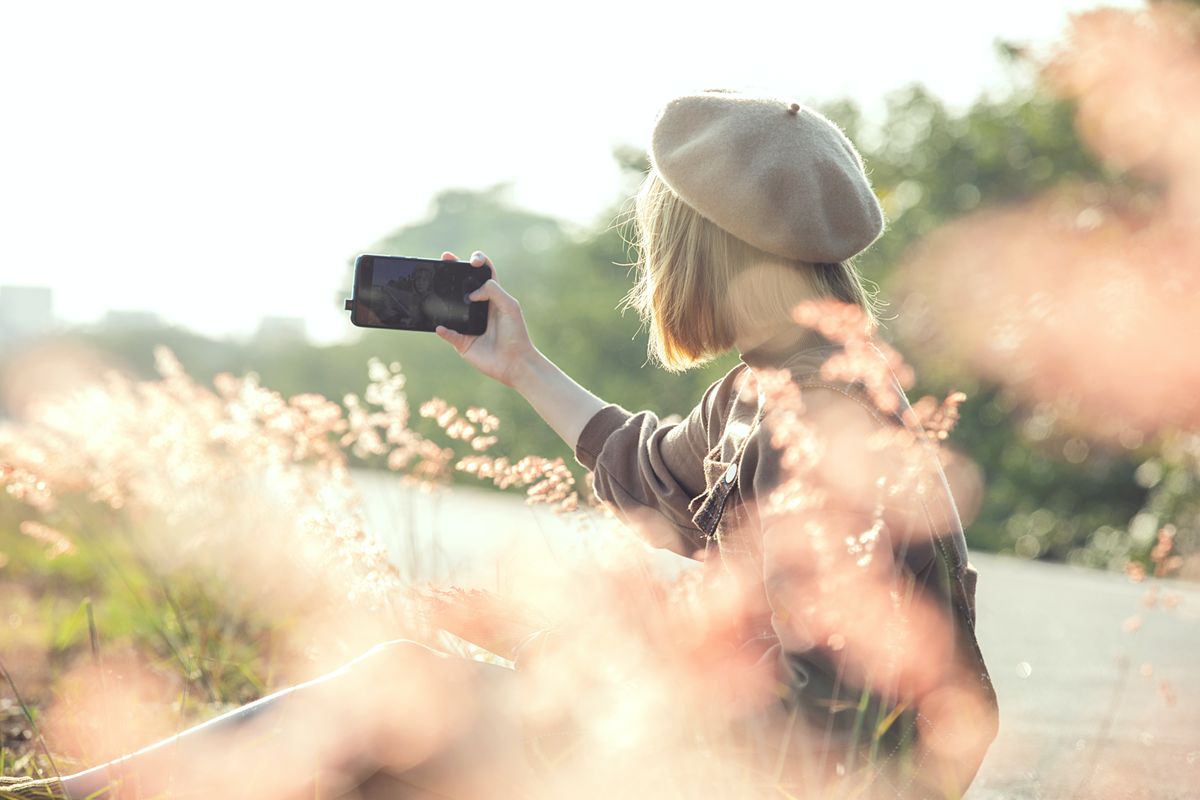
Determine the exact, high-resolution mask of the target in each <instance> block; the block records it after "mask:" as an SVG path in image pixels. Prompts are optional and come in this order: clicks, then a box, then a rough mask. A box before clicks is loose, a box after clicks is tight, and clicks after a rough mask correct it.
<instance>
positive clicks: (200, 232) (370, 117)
mask: <svg viewBox="0 0 1200 800" xmlns="http://www.w3.org/2000/svg"><path fill="white" fill-rule="evenodd" d="M1111 4H1112V5H1124V6H1133V7H1137V6H1140V5H1141V3H1140V2H1130V1H1129V0H1124V1H1122V0H1118V2H1115V3H1111ZM1096 5H1098V4H1097V3H1096V2H1094V0H1092V1H1091V2H1088V0H1007V2H1004V3H1000V2H990V3H969V2H963V0H913V2H907V3H896V2H891V1H890V0H884V1H880V2H861V1H860V0H840V1H839V2H834V3H830V2H824V1H823V2H790V3H781V2H779V1H778V0H736V2H727V3H724V4H720V5H718V4H706V3H698V2H676V3H665V2H664V3H655V2H647V0H611V2H605V3H602V4H594V5H589V6H584V5H581V4H575V3H563V2H562V0H552V1H551V2H523V1H522V0H512V1H511V2H489V3H478V4H475V3H470V2H462V1H461V0H460V2H448V3H440V2H434V1H433V0H428V1H426V2H401V1H400V0H396V1H395V2H353V1H349V2H339V3H323V4H315V3H308V2H288V3H267V2H248V1H247V0H239V1H238V2H225V1H224V0H206V1H205V2H203V3H200V2H197V3H191V4H185V3H176V2H170V3H168V2H161V0H153V1H152V2H141V3H133V2H124V0H108V1H107V2H102V3H97V2H91V1H90V0H85V1H83V2H74V3H64V2H55V1H54V0H38V2H32V3H5V4H3V6H2V8H0V75H3V78H2V79H0V109H2V112H0V113H2V114H3V122H2V123H0V284H19V285H45V286H50V287H52V288H53V289H54V292H55V312H56V314H57V315H58V316H59V317H60V318H61V319H64V320H67V321H69V322H86V321H90V320H95V319H97V318H99V317H100V316H101V315H102V314H103V313H104V312H105V311H106V310H109V309H125V310H128V309H139V310H141V309H148V310H153V311H156V312H158V313H159V314H160V315H161V316H162V317H164V318H165V319H167V320H169V321H172V322H176V323H181V324H184V325H187V326H189V327H191V328H194V329H196V330H199V331H201V332H204V333H208V334H215V335H228V334H232V335H241V334H248V333H250V332H252V331H253V330H254V328H255V327H256V326H257V323H258V320H259V319H260V317H262V316H263V315H264V314H278V315H289V316H300V317H304V318H305V319H306V320H307V322H308V326H309V331H310V334H311V335H313V336H314V337H315V338H317V339H319V340H334V339H340V338H344V337H346V336H348V335H350V334H351V332H352V328H351V326H350V324H349V322H348V320H347V319H346V315H345V314H344V313H341V312H340V311H339V305H340V304H339V303H337V301H336V295H335V293H336V292H337V290H338V289H339V285H340V283H341V281H342V279H343V277H344V275H345V264H346V260H347V259H348V258H349V257H351V256H353V255H354V254H355V253H356V252H359V251H361V250H362V249H363V248H366V247H368V246H369V245H370V244H372V243H373V242H375V241H377V240H378V239H379V238H381V237H382V236H383V235H385V234H387V233H388V232H389V231H391V230H392V229H394V228H396V227H398V226H400V225H402V224H404V223H406V222H410V221H413V220H416V219H419V218H421V217H422V216H424V214H425V213H426V210H427V208H428V204H429V201H430V200H431V199H432V197H433V196H434V195H435V194H436V193H437V192H438V191H439V190H440V189H443V188H446V187H468V188H483V187H486V186H490V185H492V184H494V183H496V182H498V181H502V180H512V181H514V182H515V192H514V194H515V198H516V200H517V201H518V202H519V203H521V204H522V205H524V206H526V207H529V208H532V209H535V210H538V211H543V212H546V213H550V214H552V215H555V216H558V217H561V218H563V219H567V220H571V221H575V222H579V223H585V224H587V223H590V222H592V221H594V220H595V219H596V218H597V215H598V214H599V213H600V211H601V210H602V209H603V208H605V207H606V206H607V205H608V204H609V203H611V202H613V201H614V200H616V199H618V195H617V192H618V191H619V184H618V173H617V169H616V166H615V164H614V162H613V160H612V156H611V151H612V147H613V145H614V144H616V143H620V142H623V143H629V144H634V145H638V146H642V147H645V146H646V145H647V143H648V140H649V133H650V125H651V123H652V121H653V118H654V114H655V112H656V110H657V109H658V107H659V106H660V105H661V104H662V102H663V101H665V100H666V99H667V98H669V97H671V96H672V95H674V94H678V93H681V92H684V91H689V90H694V89H698V88H706V87H709V86H722V85H724V86H741V87H746V88H755V89H763V90H768V91H775V92H778V93H780V94H784V95H790V96H793V97H795V98H796V99H798V100H801V101H802V102H817V101H821V100H825V99H832V98H836V97H839V96H850V97H852V98H854V99H857V100H858V101H859V102H860V103H862V104H863V105H864V106H865V107H866V108H867V109H868V112H870V111H872V110H878V109H879V108H880V107H881V101H882V98H883V96H884V95H885V94H887V92H889V91H891V90H892V89H895V88H897V87H899V86H902V85H905V84H907V83H909V82H911V81H921V82H923V83H925V84H926V85H927V86H928V87H929V88H930V89H931V90H932V91H934V92H935V93H936V94H938V95H940V96H941V97H943V98H944V99H945V100H946V101H947V102H949V103H951V104H952V105H954V106H955V107H963V106H965V105H967V104H968V103H969V102H970V101H971V100H972V99H974V98H975V97H976V96H977V95H978V94H979V93H980V92H981V91H983V90H985V89H987V88H989V87H1003V86H1005V85H1006V84H1007V79H1006V76H1005V72H1004V69H1003V68H1002V66H1001V65H1000V63H999V61H998V59H997V58H996V56H995V54H994V50H993V47H992V42H993V40H994V39H996V38H998V37H1000V38H1006V39H1015V40H1018V41H1023V42H1026V43H1030V44H1033V45H1035V46H1040V45H1044V44H1045V43H1047V42H1050V41H1052V40H1054V39H1055V38H1056V37H1057V36H1058V35H1059V34H1060V33H1061V31H1062V29H1063V26H1064V25H1065V23H1066V20H1067V14H1068V13H1069V12H1071V11H1077V10H1082V9H1086V8H1090V7H1094V6H1096ZM589 8H590V9H591V10H590V11H588V10H585V9H589ZM568 9H569V10H568ZM446 247H447V248H448V249H454V250H457V251H458V252H459V254H460V255H461V256H463V257H466V255H467V254H469V253H470V252H471V251H472V250H474V249H477V248H479V249H483V250H487V248H488V242H475V241H452V242H447V243H446ZM413 255H419V254H413ZM428 255H429V256H431V257H436V256H437V255H438V254H437V253H430V254H428ZM498 266H502V268H503V267H508V268H509V269H513V268H519V266H518V265H513V266H509V265H498Z"/></svg>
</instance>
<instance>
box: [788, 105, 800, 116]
mask: <svg viewBox="0 0 1200 800" xmlns="http://www.w3.org/2000/svg"><path fill="white" fill-rule="evenodd" d="M788 113H789V114H799V113H800V104H799V103H792V104H791V105H790V106H788Z"/></svg>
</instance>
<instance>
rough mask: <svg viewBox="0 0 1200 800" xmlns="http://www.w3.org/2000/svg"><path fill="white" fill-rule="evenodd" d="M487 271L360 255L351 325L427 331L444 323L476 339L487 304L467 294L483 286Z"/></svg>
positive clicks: (455, 264)
mask: <svg viewBox="0 0 1200 800" xmlns="http://www.w3.org/2000/svg"><path fill="white" fill-rule="evenodd" d="M491 277H492V268H491V267H489V266H487V265H486V264H485V265H483V266H482V267H475V266H472V265H471V263H470V262H468V261H442V260H441V259H433V258H411V257H409V256H379V255H371V254H363V255H361V256H359V257H358V258H356V259H355V260H354V294H353V296H352V297H351V298H350V299H349V300H347V301H346V310H347V311H349V312H350V321H351V322H353V323H354V324H355V325H358V326H359V327H361V328H389V329H391V330H397V331H428V332H430V333H432V332H433V331H434V329H435V328H436V327H437V326H438V325H444V326H445V327H447V328H450V329H451V330H455V331H458V332H459V333H469V334H471V335H473V336H479V335H480V334H482V333H483V332H484V331H486V330H487V319H488V301H486V300H480V301H477V302H472V301H470V300H468V299H467V295H468V294H470V293H471V292H473V291H475V290H476V289H478V288H479V287H480V286H483V284H485V283H487V281H488V279H490V278H491Z"/></svg>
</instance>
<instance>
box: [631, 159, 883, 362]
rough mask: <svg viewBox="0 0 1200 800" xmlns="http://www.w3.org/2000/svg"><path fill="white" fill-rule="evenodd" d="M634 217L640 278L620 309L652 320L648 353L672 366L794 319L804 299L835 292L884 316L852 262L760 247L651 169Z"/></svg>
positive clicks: (713, 354) (714, 352)
mask: <svg viewBox="0 0 1200 800" xmlns="http://www.w3.org/2000/svg"><path fill="white" fill-rule="evenodd" d="M632 217H633V222H634V226H635V229H636V235H635V241H634V242H632V244H633V245H634V247H635V248H636V251H637V260H636V262H634V265H635V266H636V267H637V279H636V281H635V283H634V285H633V287H632V288H631V289H630V290H629V292H628V293H627V294H626V295H625V297H624V299H623V300H622V303H621V306H620V307H621V309H622V310H624V309H626V308H634V309H636V310H637V312H638V314H639V316H640V317H641V319H642V321H643V322H644V323H647V324H648V326H649V329H650V341H649V345H648V354H649V357H650V360H651V361H653V362H656V363H658V364H659V365H660V366H662V367H663V368H664V369H666V370H668V371H669V372H683V371H684V370H687V369H690V368H692V367H695V366H698V365H700V364H703V363H705V362H707V361H710V360H712V359H713V358H715V357H716V356H718V355H720V354H721V353H724V352H725V351H726V350H728V349H729V348H731V347H733V346H734V343H735V341H737V340H738V339H739V338H742V337H746V338H747V340H750V339H753V338H755V337H757V338H759V339H765V338H767V337H768V336H770V335H771V334H772V333H773V332H777V331H780V330H783V329H785V328H787V327H789V326H794V325H795V323H794V322H793V321H792V318H791V312H792V309H793V308H794V307H795V306H796V305H797V304H798V303H800V302H802V301H804V300H812V299H816V298H833V299H836V300H839V301H841V302H844V303H852V304H854V305H856V306H858V307H859V308H861V309H862V310H863V312H864V313H865V314H866V316H867V317H868V318H869V319H870V320H871V322H872V323H874V322H875V321H876V319H877V317H876V301H875V297H874V295H873V294H872V293H870V292H868V291H867V289H866V288H865V286H864V285H863V283H864V282H863V279H862V277H861V276H860V275H859V273H858V270H857V269H856V267H855V266H854V264H853V259H849V260H846V261H841V262H838V263H830V264H815V263H812V262H808V261H799V260H789V259H785V258H783V257H781V256H776V255H772V254H770V253H767V252H764V251H762V250H759V249H758V248H756V247H753V246H752V245H750V244H748V243H746V242H744V241H742V240H741V239H738V238H737V237H735V236H733V234H730V233H727V232H726V231H725V230H724V229H722V228H720V227H718V226H717V225H716V224H714V223H712V222H710V221H709V220H707V219H705V218H704V217H702V216H700V214H699V213H698V212H696V210H695V209H693V208H692V207H691V206H689V205H687V204H686V203H684V202H683V201H682V200H681V199H680V198H679V196H678V195H677V194H675V192H674V191H673V190H672V189H671V188H670V187H669V186H667V184H666V182H664V181H663V179H662V177H661V176H660V175H659V174H658V172H657V171H656V170H655V169H653V168H651V169H650V171H649V172H648V173H647V175H646V177H645V179H644V180H643V182H642V185H641V188H640V189H639V190H638V193H637V195H636V197H635V198H634V205H633V214H632Z"/></svg>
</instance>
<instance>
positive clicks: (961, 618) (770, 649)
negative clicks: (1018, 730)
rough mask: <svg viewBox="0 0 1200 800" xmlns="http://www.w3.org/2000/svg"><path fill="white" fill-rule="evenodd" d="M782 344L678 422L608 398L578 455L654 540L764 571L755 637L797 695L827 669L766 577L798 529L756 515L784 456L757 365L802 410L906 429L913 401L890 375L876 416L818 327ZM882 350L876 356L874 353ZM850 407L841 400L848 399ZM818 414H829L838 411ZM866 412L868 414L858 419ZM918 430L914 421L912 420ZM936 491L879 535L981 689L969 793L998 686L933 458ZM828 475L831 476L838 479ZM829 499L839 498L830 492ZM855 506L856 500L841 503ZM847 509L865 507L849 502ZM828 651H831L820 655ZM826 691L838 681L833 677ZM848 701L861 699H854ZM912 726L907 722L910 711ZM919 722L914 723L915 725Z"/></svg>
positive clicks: (774, 572)
mask: <svg viewBox="0 0 1200 800" xmlns="http://www.w3.org/2000/svg"><path fill="white" fill-rule="evenodd" d="M789 339H790V341H791V344H790V346H789V345H788V343H787V342H786V341H785V342H784V344H783V345H780V344H779V341H780V340H776V341H774V342H769V343H768V344H766V345H764V346H762V347H759V348H755V349H754V350H750V351H747V352H746V353H744V354H743V355H742V356H741V363H739V364H738V365H736V366H735V367H733V369H731V370H730V371H729V372H728V373H727V374H726V375H725V376H724V377H722V378H721V379H720V380H718V381H716V382H715V383H713V384H712V385H711V386H710V387H709V388H708V389H707V390H706V391H705V392H704V395H703V397H702V398H701V400H700V402H699V403H698V404H697V405H696V407H695V408H693V409H692V410H691V412H690V413H689V414H688V416H687V417H686V418H684V419H682V420H681V421H679V422H677V423H664V422H663V421H662V420H660V419H659V418H658V416H656V415H655V414H654V413H653V412H651V411H639V412H636V413H634V412H630V411H628V410H626V409H625V408H623V407H621V406H620V405H617V404H609V405H607V406H605V407H604V408H602V409H601V410H600V411H599V412H597V413H596V414H595V415H594V416H593V417H592V418H591V420H589V421H588V423H587V424H586V426H585V427H584V429H583V431H582V433H581V435H580V438H579V441H578V444H577V446H576V451H575V455H576V458H577V459H578V461H579V463H580V464H582V465H583V466H584V467H586V468H587V469H589V470H591V471H592V473H593V486H594V489H595V492H596V495H597V496H598V497H599V498H600V499H601V500H603V501H604V502H605V503H606V504H608V505H609V506H610V507H611V508H612V509H613V510H614V511H615V512H616V513H617V514H618V516H620V517H623V518H626V519H631V518H641V517H644V516H645V512H647V511H652V512H657V513H656V514H653V515H651V516H652V517H653V518H654V519H657V520H659V521H660V524H658V525H650V526H645V525H639V530H640V531H641V532H642V533H643V535H644V536H646V537H647V538H648V539H649V540H650V543H651V544H653V545H655V546H658V547H664V548H668V549H670V550H673V551H675V552H677V553H680V554H683V555H686V556H692V557H699V558H705V559H706V560H709V559H711V558H712V557H713V556H714V554H715V555H719V557H720V559H721V560H722V561H723V562H724V561H729V562H731V563H735V562H736V563H744V564H748V565H749V566H750V568H751V572H750V574H755V571H757V575H760V576H763V577H764V593H763V594H764V597H763V601H764V602H763V607H762V620H761V625H760V633H759V634H758V636H759V638H760V640H761V642H762V644H763V650H764V657H766V658H778V659H779V660H780V661H781V663H782V664H784V665H785V667H786V668H785V673H784V674H786V675H787V676H789V677H790V679H791V683H792V684H793V687H794V688H795V692H794V695H793V697H795V698H797V699H799V700H801V701H803V699H804V695H805V693H806V692H807V693H819V691H820V689H819V687H821V686H824V688H825V689H826V690H828V689H829V683H828V680H826V681H825V682H824V683H823V682H822V680H821V678H822V677H824V678H827V679H828V677H829V676H827V675H822V672H823V670H827V669H829V668H831V667H830V661H829V659H828V658H824V657H823V655H822V653H821V652H820V651H821V648H820V647H819V646H818V647H816V648H813V647H811V645H812V644H813V643H812V642H808V643H807V644H806V643H797V642H795V641H790V640H789V639H794V638H795V634H794V632H792V631H790V630H789V626H788V625H787V624H786V620H787V619H791V618H794V617H793V614H792V610H791V609H787V608H781V607H780V601H779V600H778V598H777V597H774V596H773V595H772V592H771V591H770V588H769V587H770V584H771V582H772V579H773V576H778V575H779V574H780V573H784V572H786V570H787V569H788V568H789V567H788V566H787V565H785V564H775V563H773V559H774V558H775V555H774V554H775V553H777V552H779V551H780V550H781V548H780V546H779V545H781V544H783V543H785V542H786V540H787V537H789V536H796V535H797V534H796V531H795V530H794V528H795V523H794V519H793V522H792V524H791V525H790V527H789V526H788V525H786V524H782V525H773V524H767V525H766V526H765V527H764V524H763V516H762V515H760V513H759V508H760V503H761V502H762V501H763V500H765V498H768V497H769V496H770V494H771V492H772V490H773V489H774V488H775V487H776V486H777V484H778V482H779V480H780V477H781V468H780V457H779V451H778V449H777V448H775V447H773V446H772V444H771V432H770V430H769V427H768V426H767V425H766V424H764V423H763V415H764V414H765V413H768V412H769V411H770V409H768V408H765V404H764V403H763V401H762V399H761V397H760V393H759V391H758V384H757V374H756V370H761V369H764V368H767V369H787V370H788V371H789V372H790V374H791V377H792V379H793V380H794V381H795V383H796V384H797V385H798V386H799V387H800V389H801V392H802V397H803V399H804V405H805V408H806V409H808V408H809V407H812V408H813V409H814V410H816V411H818V412H819V411H820V410H821V409H826V410H833V411H839V412H845V411H846V410H847V409H856V408H857V409H861V412H860V411H857V410H856V411H855V412H854V413H865V414H866V415H869V419H870V420H873V424H874V425H876V426H886V425H894V426H906V427H907V428H908V430H914V427H913V426H914V423H913V422H912V421H911V419H910V420H909V421H908V422H907V423H906V422H905V420H904V417H903V416H902V415H903V413H904V411H905V410H906V409H909V408H910V406H909V404H908V401H907V399H906V398H905V396H904V391H903V389H902V388H901V386H900V384H899V382H898V381H895V380H894V376H893V380H892V384H893V386H892V390H893V391H894V392H895V393H896V394H897V399H898V400H899V405H898V410H897V411H894V412H892V413H884V412H881V411H880V409H879V408H877V407H876V404H875V403H873V402H872V400H871V399H870V395H869V394H868V392H867V391H866V390H865V387H864V385H863V384H862V383H860V382H845V381H838V380H829V379H826V378H824V377H822V375H821V367H822V364H823V363H824V362H825V361H826V359H828V358H829V357H830V356H831V355H833V354H835V353H838V352H840V348H839V347H838V346H837V345H834V344H832V343H831V342H829V341H828V340H825V339H823V338H821V337H819V336H817V335H816V334H806V335H805V336H804V337H803V338H802V339H801V340H800V341H799V342H798V343H797V341H796V339H795V338H794V337H789ZM881 358H882V356H881ZM848 403H849V404H850V405H847V404H848ZM817 418H827V419H836V418H837V417H836V415H832V416H824V417H823V416H821V415H820V413H818V414H817ZM864 419H866V417H864ZM916 430H919V426H918V427H917V428H916ZM932 469H933V472H934V473H935V481H934V482H935V485H934V491H933V492H930V493H928V494H927V495H923V496H922V498H921V500H920V506H919V510H918V513H916V514H915V515H914V514H913V513H911V511H909V512H908V513H896V514H891V515H890V516H888V515H885V519H888V525H889V526H891V527H893V528H903V530H891V531H890V532H889V534H888V536H887V537H886V539H885V540H886V541H889V542H890V544H891V548H892V552H893V554H894V556H895V561H894V563H895V564H896V565H897V566H898V568H899V569H900V570H903V571H904V572H906V573H907V575H909V576H911V577H912V578H913V582H914V584H915V585H916V590H917V591H918V592H920V593H922V594H924V595H926V596H929V597H932V598H934V599H935V600H936V601H938V603H939V604H940V606H941V607H942V608H943V609H944V612H945V619H946V620H947V621H948V622H949V624H950V625H951V626H952V627H953V629H954V637H953V639H954V642H955V644H954V649H955V651H956V652H955V653H954V655H953V658H955V659H956V660H957V662H958V664H959V665H960V667H961V668H962V669H963V670H965V671H966V673H967V674H969V675H973V676H974V677H975V680H977V681H978V687H977V688H978V690H979V692H980V696H981V697H982V700H983V704H984V705H985V706H986V707H987V712H988V713H987V716H989V717H990V718H989V719H986V720H984V721H983V723H982V725H983V728H984V734H983V737H982V741H981V747H977V748H975V749H974V750H973V751H972V752H968V753H962V754H961V759H962V760H963V762H964V763H963V765H962V768H961V770H958V769H956V771H957V772H959V779H958V780H957V781H956V782H958V783H961V785H962V787H963V788H964V789H965V786H966V784H967V783H969V782H970V780H971V779H972V778H973V776H974V774H975V771H976V769H977V768H978V765H979V762H980V760H981V759H982V756H983V752H984V750H985V749H986V746H987V744H988V743H990V741H991V740H992V738H993V737H994V735H995V731H996V718H995V708H996V704H995V694H994V691H993V690H992V686H991V681H990V678H989V676H988V673H987V668H986V666H985V664H984V662H983V657H982V654H981V653H980V651H979V648H978V644H977V643H976V639H975V633H974V627H975V607H974V597H975V578H976V573H975V570H974V568H973V567H972V566H971V565H969V564H968V562H967V548H966V542H965V539H964V535H963V529H962V524H961V522H960V520H959V517H958V513H957V511H956V509H955V505H954V501H953V498H952V496H951V494H950V490H949V487H948V485H947V484H946V481H945V476H944V474H943V473H942V470H941V467H940V466H934V467H933V468H932ZM834 482H836V476H835V478H834ZM829 496H830V498H831V500H832V501H833V504H834V505H837V503H838V502H839V501H838V495H837V494H836V493H831V494H830V495H829ZM847 503H849V505H853V501H847ZM843 510H847V511H851V512H854V511H860V510H861V511H865V510H866V509H854V508H849V507H847V508H845V509H843ZM824 655H828V653H826V654H824ZM832 685H833V687H834V689H833V691H834V692H836V691H837V687H838V686H839V685H840V680H838V679H833V684H832ZM850 699H852V700H857V699H858V696H857V695H853V696H852V697H851V698H850ZM914 724H915V719H914ZM914 730H915V728H914Z"/></svg>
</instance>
